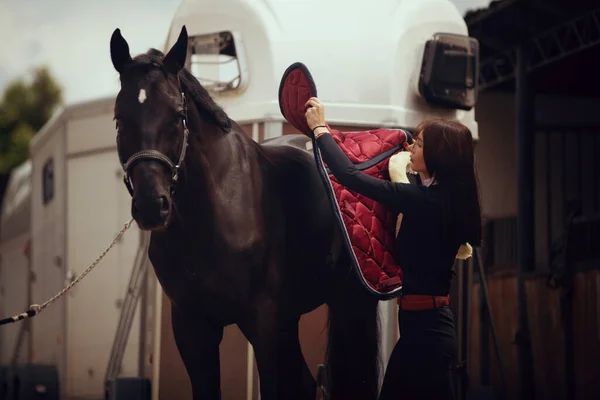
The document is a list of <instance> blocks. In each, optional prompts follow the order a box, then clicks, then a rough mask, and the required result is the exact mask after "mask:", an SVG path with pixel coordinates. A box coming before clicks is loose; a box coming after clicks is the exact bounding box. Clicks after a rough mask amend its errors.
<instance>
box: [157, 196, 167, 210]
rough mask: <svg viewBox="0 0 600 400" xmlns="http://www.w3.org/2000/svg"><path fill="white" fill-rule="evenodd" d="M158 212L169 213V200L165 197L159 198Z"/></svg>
mask: <svg viewBox="0 0 600 400" xmlns="http://www.w3.org/2000/svg"><path fill="white" fill-rule="evenodd" d="M159 201H160V210H161V211H169V200H168V199H167V197H166V196H160V200H159Z"/></svg>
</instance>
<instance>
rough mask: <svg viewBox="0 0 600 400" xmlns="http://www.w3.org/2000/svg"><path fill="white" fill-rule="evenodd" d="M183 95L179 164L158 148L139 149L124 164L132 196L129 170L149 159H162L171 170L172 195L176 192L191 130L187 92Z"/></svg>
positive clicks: (127, 185)
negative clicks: (186, 99) (188, 118)
mask: <svg viewBox="0 0 600 400" xmlns="http://www.w3.org/2000/svg"><path fill="white" fill-rule="evenodd" d="M181 97H182V100H183V116H182V122H183V145H182V147H181V153H180V154H179V161H178V162H177V164H175V163H173V161H172V160H171V159H170V158H169V157H167V156H166V155H164V154H163V153H161V152H160V151H158V150H141V151H138V152H137V153H135V154H133V155H132V156H131V157H129V159H128V160H127V161H126V162H125V164H122V166H123V171H124V172H125V175H124V176H123V182H125V186H126V187H127V190H128V191H129V194H130V195H131V196H132V197H133V185H132V183H131V177H130V175H129V171H130V170H131V168H133V166H134V165H135V164H137V163H138V162H140V161H147V160H155V161H160V162H162V163H163V164H165V165H166V166H167V167H168V168H169V169H170V170H171V195H173V194H174V193H175V186H176V184H177V178H178V177H179V168H180V167H181V164H182V163H183V160H184V159H185V152H186V149H187V146H188V135H189V130H188V127H187V122H186V120H187V104H186V102H185V94H184V93H183V92H181Z"/></svg>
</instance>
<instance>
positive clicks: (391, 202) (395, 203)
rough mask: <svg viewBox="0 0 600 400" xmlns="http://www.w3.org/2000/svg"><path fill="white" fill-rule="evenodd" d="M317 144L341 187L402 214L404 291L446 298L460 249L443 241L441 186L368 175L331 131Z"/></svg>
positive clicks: (399, 252) (399, 249)
mask: <svg viewBox="0 0 600 400" xmlns="http://www.w3.org/2000/svg"><path fill="white" fill-rule="evenodd" d="M317 144H318V146H319V150H320V151H321V155H322V157H323V160H324V161H325V163H327V166H328V167H329V169H330V170H331V172H332V173H333V175H334V176H335V177H336V178H337V179H338V180H339V182H340V183H341V184H342V185H344V186H345V187H347V188H348V189H350V190H354V191H356V192H357V193H360V194H362V195H364V196H366V197H369V198H371V199H373V200H375V201H378V202H380V203H382V204H384V205H386V206H388V207H391V208H393V209H394V210H396V211H397V212H399V213H402V214H403V217H402V226H401V228H400V232H399V233H398V237H397V238H396V248H395V254H394V255H395V259H396V262H397V263H398V265H399V266H400V267H401V268H402V272H403V274H404V279H403V288H402V293H403V294H427V295H435V296H446V295H448V294H449V293H450V284H451V280H452V267H453V265H454V259H455V257H456V252H457V251H458V247H459V246H458V245H457V244H453V243H449V242H448V241H447V240H444V239H443V232H442V229H443V226H442V221H443V214H442V212H443V192H442V191H441V190H440V188H439V185H433V186H429V187H426V186H423V185H413V184H406V183H396V182H390V181H387V180H382V179H377V178H374V177H372V176H369V175H367V174H365V173H363V172H361V171H359V170H358V169H356V167H355V166H354V164H353V163H352V162H351V161H350V160H349V159H348V157H347V156H346V155H345V154H344V153H343V152H342V150H341V149H340V148H339V146H338V145H337V143H336V142H335V140H334V139H333V136H331V134H329V133H326V134H324V135H322V136H320V137H319V138H317Z"/></svg>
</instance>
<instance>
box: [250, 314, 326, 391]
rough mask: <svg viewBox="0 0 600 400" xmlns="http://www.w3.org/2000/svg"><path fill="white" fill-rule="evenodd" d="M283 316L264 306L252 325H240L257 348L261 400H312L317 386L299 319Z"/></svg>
mask: <svg viewBox="0 0 600 400" xmlns="http://www.w3.org/2000/svg"><path fill="white" fill-rule="evenodd" d="M282 314H285V312H284V313H278V312H275V310H274V309H272V307H269V306H264V307H261V308H260V311H259V313H258V315H257V317H256V319H254V320H253V321H252V322H251V323H250V324H242V323H240V324H238V326H239V327H240V329H241V330H242V331H243V333H244V335H246V337H247V338H248V340H249V341H250V343H252V346H253V347H254V354H255V357H256V364H257V367H258V373H259V380H260V395H261V399H262V400H280V399H286V400H309V399H310V400H313V399H314V398H315V396H316V383H315V380H314V378H313V376H312V374H311V373H310V370H309V368H308V366H307V365H306V361H305V359H304V356H303V355H302V349H301V347H300V340H299V339H298V322H299V319H298V318H294V317H290V316H289V315H287V316H285V317H284V316H283V315H282ZM288 314H289V312H288Z"/></svg>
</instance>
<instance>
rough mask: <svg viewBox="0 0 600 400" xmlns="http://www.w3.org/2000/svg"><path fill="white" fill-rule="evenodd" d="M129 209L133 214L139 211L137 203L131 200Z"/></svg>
mask: <svg viewBox="0 0 600 400" xmlns="http://www.w3.org/2000/svg"><path fill="white" fill-rule="evenodd" d="M131 208H132V209H133V211H134V212H137V211H139V210H138V206H137V203H136V202H135V200H133V201H132V202H131Z"/></svg>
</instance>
